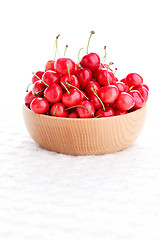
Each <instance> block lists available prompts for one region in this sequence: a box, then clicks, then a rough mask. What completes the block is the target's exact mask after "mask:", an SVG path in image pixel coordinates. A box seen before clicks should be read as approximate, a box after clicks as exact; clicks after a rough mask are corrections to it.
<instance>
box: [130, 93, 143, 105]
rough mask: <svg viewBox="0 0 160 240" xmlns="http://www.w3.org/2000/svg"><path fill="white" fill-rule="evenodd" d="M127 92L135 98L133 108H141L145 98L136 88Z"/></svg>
mask: <svg viewBox="0 0 160 240" xmlns="http://www.w3.org/2000/svg"><path fill="white" fill-rule="evenodd" d="M129 94H130V95H131V96H132V97H133V98H134V100H135V105H134V109H137V108H141V107H143V106H144V104H145V100H144V98H143V97H142V95H141V93H140V92H139V91H137V90H131V91H130V92H129Z"/></svg>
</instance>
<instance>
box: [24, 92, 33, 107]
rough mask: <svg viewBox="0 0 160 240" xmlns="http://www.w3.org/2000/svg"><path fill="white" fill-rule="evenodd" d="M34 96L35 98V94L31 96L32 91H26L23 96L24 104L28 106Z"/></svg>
mask: <svg viewBox="0 0 160 240" xmlns="http://www.w3.org/2000/svg"><path fill="white" fill-rule="evenodd" d="M34 98H35V96H33V94H32V91H30V92H28V93H27V94H26V96H25V104H26V105H27V106H30V104H31V102H32V100H33V99H34Z"/></svg>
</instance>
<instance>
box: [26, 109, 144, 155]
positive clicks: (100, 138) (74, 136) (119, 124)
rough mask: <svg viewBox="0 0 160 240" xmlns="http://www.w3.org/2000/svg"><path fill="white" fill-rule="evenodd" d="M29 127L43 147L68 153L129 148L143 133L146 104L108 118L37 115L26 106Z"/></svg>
mask: <svg viewBox="0 0 160 240" xmlns="http://www.w3.org/2000/svg"><path fill="white" fill-rule="evenodd" d="M23 116H24V121H25V124H26V127H27V129H28V132H29V134H30V135H31V137H32V138H33V140H34V141H35V142H36V143H38V144H39V145H40V146H42V147H43V148H46V149H48V150H51V151H54V152H58V153H64V154H69V155H100V154H106V153H113V152H117V151H120V150H123V149H125V148H127V147H128V146H129V145H130V144H131V143H132V142H133V141H134V140H135V139H136V138H137V137H138V135H139V134H140V132H141V130H142V128H143V125H144V120H145V116H146V105H145V106H144V107H143V108H141V109H138V110H136V111H134V112H131V113H128V114H125V115H120V116H114V117H108V118H107V117H106V118H95V119H93V118H90V119H80V118H79V119H78V118H58V117H52V116H48V115H44V114H36V113H34V112H33V111H31V110H30V109H28V108H27V107H26V106H25V105H23Z"/></svg>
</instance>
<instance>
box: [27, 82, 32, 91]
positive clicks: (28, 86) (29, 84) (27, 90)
mask: <svg viewBox="0 0 160 240" xmlns="http://www.w3.org/2000/svg"><path fill="white" fill-rule="evenodd" d="M31 84H32V82H31V83H29V84H28V86H27V88H26V92H28V88H29V87H30V85H31Z"/></svg>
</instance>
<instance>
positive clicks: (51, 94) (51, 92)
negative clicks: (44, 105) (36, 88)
mask: <svg viewBox="0 0 160 240" xmlns="http://www.w3.org/2000/svg"><path fill="white" fill-rule="evenodd" d="M62 93H63V91H62V88H61V87H60V86H59V85H58V84H56V83H54V84H51V85H50V86H49V87H47V88H46V89H45V91H44V97H45V99H46V100H47V101H48V102H51V103H56V102H59V101H60V100H61V97H62Z"/></svg>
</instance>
